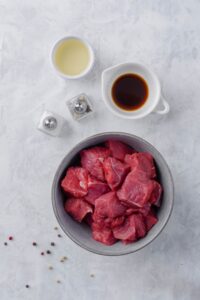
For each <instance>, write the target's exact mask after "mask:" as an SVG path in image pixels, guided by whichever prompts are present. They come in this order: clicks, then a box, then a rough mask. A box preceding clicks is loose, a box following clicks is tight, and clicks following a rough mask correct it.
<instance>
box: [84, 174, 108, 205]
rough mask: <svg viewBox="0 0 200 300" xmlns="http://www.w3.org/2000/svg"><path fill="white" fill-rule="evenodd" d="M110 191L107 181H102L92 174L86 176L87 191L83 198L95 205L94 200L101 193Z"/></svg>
mask: <svg viewBox="0 0 200 300" xmlns="http://www.w3.org/2000/svg"><path fill="white" fill-rule="evenodd" d="M109 191H110V188H109V186H108V185H107V183H105V182H102V181H100V180H98V179H96V178H94V177H92V176H90V175H89V176H88V193H87V195H86V196H85V200H87V201H88V202H90V203H91V204H92V205H95V200H96V199H97V198H99V197H100V196H101V195H103V194H105V193H107V192H109Z"/></svg>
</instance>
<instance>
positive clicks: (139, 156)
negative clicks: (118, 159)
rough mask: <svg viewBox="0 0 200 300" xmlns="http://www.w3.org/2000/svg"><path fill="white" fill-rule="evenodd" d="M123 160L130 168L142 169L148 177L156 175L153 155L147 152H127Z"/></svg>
mask: <svg viewBox="0 0 200 300" xmlns="http://www.w3.org/2000/svg"><path fill="white" fill-rule="evenodd" d="M125 162H126V163H127V164H129V165H130V166H131V169H132V170H135V169H138V170H141V171H144V172H145V173H146V175H147V176H148V177H149V178H155V177H156V169H155V165H154V161H153V157H152V155H151V154H150V153H148V152H139V153H133V154H132V155H129V154H127V155H126V156H125Z"/></svg>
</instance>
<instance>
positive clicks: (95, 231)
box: [92, 223, 116, 246]
mask: <svg viewBox="0 0 200 300" xmlns="http://www.w3.org/2000/svg"><path fill="white" fill-rule="evenodd" d="M92 237H93V239H95V240H96V241H98V242H101V243H103V244H105V245H108V246H110V245H113V244H114V243H115V242H116V239H115V238H114V236H113V233H112V230H111V229H109V228H106V227H103V228H102V227H101V226H99V225H98V224H96V223H92Z"/></svg>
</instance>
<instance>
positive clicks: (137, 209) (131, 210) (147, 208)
mask: <svg viewBox="0 0 200 300" xmlns="http://www.w3.org/2000/svg"><path fill="white" fill-rule="evenodd" d="M150 210H151V204H150V203H147V204H145V205H144V206H143V207H134V208H133V207H128V208H127V210H126V215H127V216H130V215H132V214H134V213H140V214H142V215H143V216H147V215H148V214H149V212H150Z"/></svg>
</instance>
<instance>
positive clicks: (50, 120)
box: [37, 111, 66, 136]
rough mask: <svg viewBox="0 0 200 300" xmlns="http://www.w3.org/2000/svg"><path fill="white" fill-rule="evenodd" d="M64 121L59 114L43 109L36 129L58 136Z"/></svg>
mask: <svg viewBox="0 0 200 300" xmlns="http://www.w3.org/2000/svg"><path fill="white" fill-rule="evenodd" d="M65 123H66V121H65V119H64V118H63V117H61V116H60V115H58V114H55V113H53V112H50V111H44V112H43V114H42V116H41V118H40V121H39V124H38V127H37V129H38V130H40V131H42V132H44V133H46V134H49V135H52V136H59V135H60V134H61V131H62V129H63V127H64V125H65Z"/></svg>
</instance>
